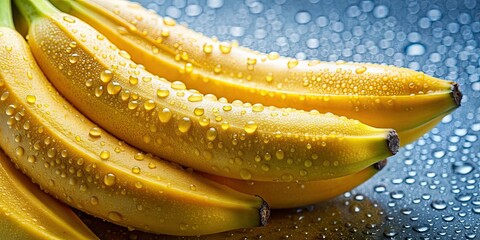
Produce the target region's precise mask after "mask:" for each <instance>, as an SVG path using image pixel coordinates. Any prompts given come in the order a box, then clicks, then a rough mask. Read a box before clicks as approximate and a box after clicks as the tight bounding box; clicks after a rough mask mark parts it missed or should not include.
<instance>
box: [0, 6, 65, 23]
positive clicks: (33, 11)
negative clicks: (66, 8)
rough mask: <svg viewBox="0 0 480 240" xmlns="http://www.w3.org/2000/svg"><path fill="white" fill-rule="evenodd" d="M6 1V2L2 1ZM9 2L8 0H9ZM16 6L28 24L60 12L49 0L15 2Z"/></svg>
mask: <svg viewBox="0 0 480 240" xmlns="http://www.w3.org/2000/svg"><path fill="white" fill-rule="evenodd" d="M0 1H5V0H0ZM7 1H8V0H7ZM14 1H15V5H16V6H17V8H18V9H19V10H20V12H21V13H22V15H23V16H24V17H25V19H26V20H27V24H28V25H30V23H31V22H32V21H33V20H35V19H36V18H37V17H40V16H48V15H53V14H57V13H59V12H60V10H58V9H57V8H55V7H54V6H53V5H52V4H51V3H50V2H49V1H47V0H14Z"/></svg>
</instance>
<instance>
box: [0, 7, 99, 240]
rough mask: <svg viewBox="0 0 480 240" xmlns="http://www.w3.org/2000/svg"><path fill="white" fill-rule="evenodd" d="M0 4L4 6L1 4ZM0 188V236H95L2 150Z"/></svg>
mask: <svg viewBox="0 0 480 240" xmlns="http://www.w3.org/2000/svg"><path fill="white" fill-rule="evenodd" d="M2 1H4V0H2ZM4 2H5V1H4ZM0 6H2V7H3V5H2V4H1V3H0ZM0 188H1V189H2V197H1V198H0V235H1V236H2V238H3V239H39V240H40V239H52V240H53V239H57V240H61V239H84V240H92V239H98V238H97V237H96V236H95V234H93V233H92V232H91V231H90V229H89V228H88V227H87V226H86V225H85V224H84V223H83V222H82V221H81V220H80V218H78V217H77V215H75V213H73V211H72V210H71V209H70V208H68V207H67V206H66V205H64V204H62V203H60V202H59V201H58V200H56V199H54V198H53V197H51V196H49V195H48V194H46V193H44V192H42V191H41V190H40V189H39V188H38V186H36V185H35V184H33V183H32V181H30V179H28V178H27V177H25V176H23V174H22V173H21V172H20V171H19V170H17V169H15V168H14V167H13V164H12V163H11V162H10V159H8V157H7V156H5V154H4V153H3V151H2V150H0Z"/></svg>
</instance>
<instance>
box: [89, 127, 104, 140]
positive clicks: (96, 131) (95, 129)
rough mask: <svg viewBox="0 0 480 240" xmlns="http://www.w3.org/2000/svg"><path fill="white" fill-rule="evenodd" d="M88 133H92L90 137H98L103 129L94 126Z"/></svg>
mask: <svg viewBox="0 0 480 240" xmlns="http://www.w3.org/2000/svg"><path fill="white" fill-rule="evenodd" d="M88 134H89V135H90V137H93V138H98V137H100V136H101V135H102V130H101V129H100V128H98V127H93V128H91V129H90V131H89V132H88Z"/></svg>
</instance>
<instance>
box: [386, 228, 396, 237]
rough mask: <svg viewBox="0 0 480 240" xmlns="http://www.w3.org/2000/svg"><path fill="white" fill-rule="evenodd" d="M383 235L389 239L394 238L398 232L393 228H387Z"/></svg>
mask: <svg viewBox="0 0 480 240" xmlns="http://www.w3.org/2000/svg"><path fill="white" fill-rule="evenodd" d="M383 235H384V236H385V237H390V238H391V237H395V236H397V235H398V231H397V230H396V229H395V228H393V227H388V228H387V229H385V231H383Z"/></svg>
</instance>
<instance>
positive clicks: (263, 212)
mask: <svg viewBox="0 0 480 240" xmlns="http://www.w3.org/2000/svg"><path fill="white" fill-rule="evenodd" d="M257 197H259V198H260V199H262V205H261V206H260V208H259V209H258V213H259V216H260V226H265V225H267V222H268V219H269V218H270V206H268V203H267V202H266V201H265V200H264V199H263V198H262V197H260V196H258V195H257Z"/></svg>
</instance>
